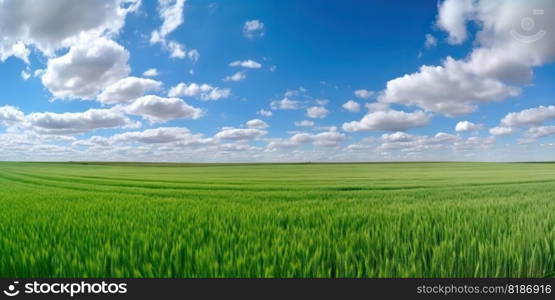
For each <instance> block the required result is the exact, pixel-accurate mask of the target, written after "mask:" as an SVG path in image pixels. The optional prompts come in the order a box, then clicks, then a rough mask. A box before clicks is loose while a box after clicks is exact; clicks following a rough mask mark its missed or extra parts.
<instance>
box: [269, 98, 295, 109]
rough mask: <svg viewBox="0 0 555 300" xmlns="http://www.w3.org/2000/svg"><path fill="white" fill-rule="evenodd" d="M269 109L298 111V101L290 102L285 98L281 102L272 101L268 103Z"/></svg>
mask: <svg viewBox="0 0 555 300" xmlns="http://www.w3.org/2000/svg"><path fill="white" fill-rule="evenodd" d="M270 107H271V108H272V109H273V110H278V109H288V110H293V109H299V108H300V107H299V101H296V100H291V99H289V98H287V97H285V98H283V99H281V100H275V101H272V102H271V103H270Z"/></svg>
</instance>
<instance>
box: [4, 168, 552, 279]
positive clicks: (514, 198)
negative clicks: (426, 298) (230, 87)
mask: <svg viewBox="0 0 555 300" xmlns="http://www.w3.org/2000/svg"><path fill="white" fill-rule="evenodd" d="M554 275H555V164H540V163H535V164H486V163H398V164H296V165H295V164H292V165H276V164H273V165H272V164H268V165H179V164H124V163H121V164H93V163H89V164H77V163H76V164H55V163H0V276H2V277H553V276H554Z"/></svg>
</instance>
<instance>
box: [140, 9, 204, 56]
mask: <svg viewBox="0 0 555 300" xmlns="http://www.w3.org/2000/svg"><path fill="white" fill-rule="evenodd" d="M185 2H186V1H185V0H158V14H159V16H160V18H161V19H162V25H161V26H160V28H159V29H157V30H154V31H152V32H151V34H150V44H161V45H162V47H164V49H166V50H167V51H168V52H170V58H177V59H183V58H186V57H187V58H189V59H190V60H191V61H193V62H196V61H197V60H198V59H199V58H200V53H199V52H198V50H196V49H192V50H190V51H187V49H186V47H185V45H183V44H181V43H179V42H178V41H176V40H168V38H167V37H168V35H170V34H171V33H172V32H174V31H175V30H176V29H177V28H178V27H179V26H181V24H183V22H184V18H183V9H184V6H185Z"/></svg>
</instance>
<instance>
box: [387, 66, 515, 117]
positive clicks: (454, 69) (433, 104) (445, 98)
mask: <svg viewBox="0 0 555 300" xmlns="http://www.w3.org/2000/svg"><path fill="white" fill-rule="evenodd" d="M519 94H520V89H519V88H515V87H511V86H508V85H506V84H504V83H502V82H500V81H498V80H495V79H491V78H485V77H481V76H478V75H477V74H472V73H470V72H467V70H466V68H465V65H464V62H461V61H456V60H454V59H453V58H451V57H448V58H447V59H446V60H445V61H444V62H443V65H442V66H422V67H421V68H420V71H419V72H418V73H413V74H409V75H405V76H403V77H399V78H397V79H393V80H390V81H389V82H388V83H387V87H386V90H385V91H384V93H383V94H382V95H381V96H380V97H379V100H380V102H384V103H398V104H404V105H409V106H418V107H421V108H423V109H425V110H428V111H433V112H438V113H442V114H444V115H447V116H459V115H465V114H468V113H471V112H473V111H475V110H476V108H477V106H476V105H477V104H479V103H487V102H491V101H500V100H503V99H505V98H508V97H514V96H517V95H519Z"/></svg>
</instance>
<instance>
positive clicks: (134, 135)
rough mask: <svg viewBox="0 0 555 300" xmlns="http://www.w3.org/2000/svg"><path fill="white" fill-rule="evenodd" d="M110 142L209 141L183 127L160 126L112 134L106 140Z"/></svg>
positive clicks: (162, 142) (161, 142) (191, 143)
mask: <svg viewBox="0 0 555 300" xmlns="http://www.w3.org/2000/svg"><path fill="white" fill-rule="evenodd" d="M108 141H109V142H110V143H143V144H165V143H174V142H181V143H187V144H188V145H193V144H196V145H203V144H208V143H210V142H211V140H210V139H205V138H203V137H202V135H201V134H192V133H191V131H190V130H189V129H187V128H183V127H160V128H155V129H147V130H144V131H131V132H125V133H121V134H117V135H114V136H112V137H110V138H109V140H108Z"/></svg>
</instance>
